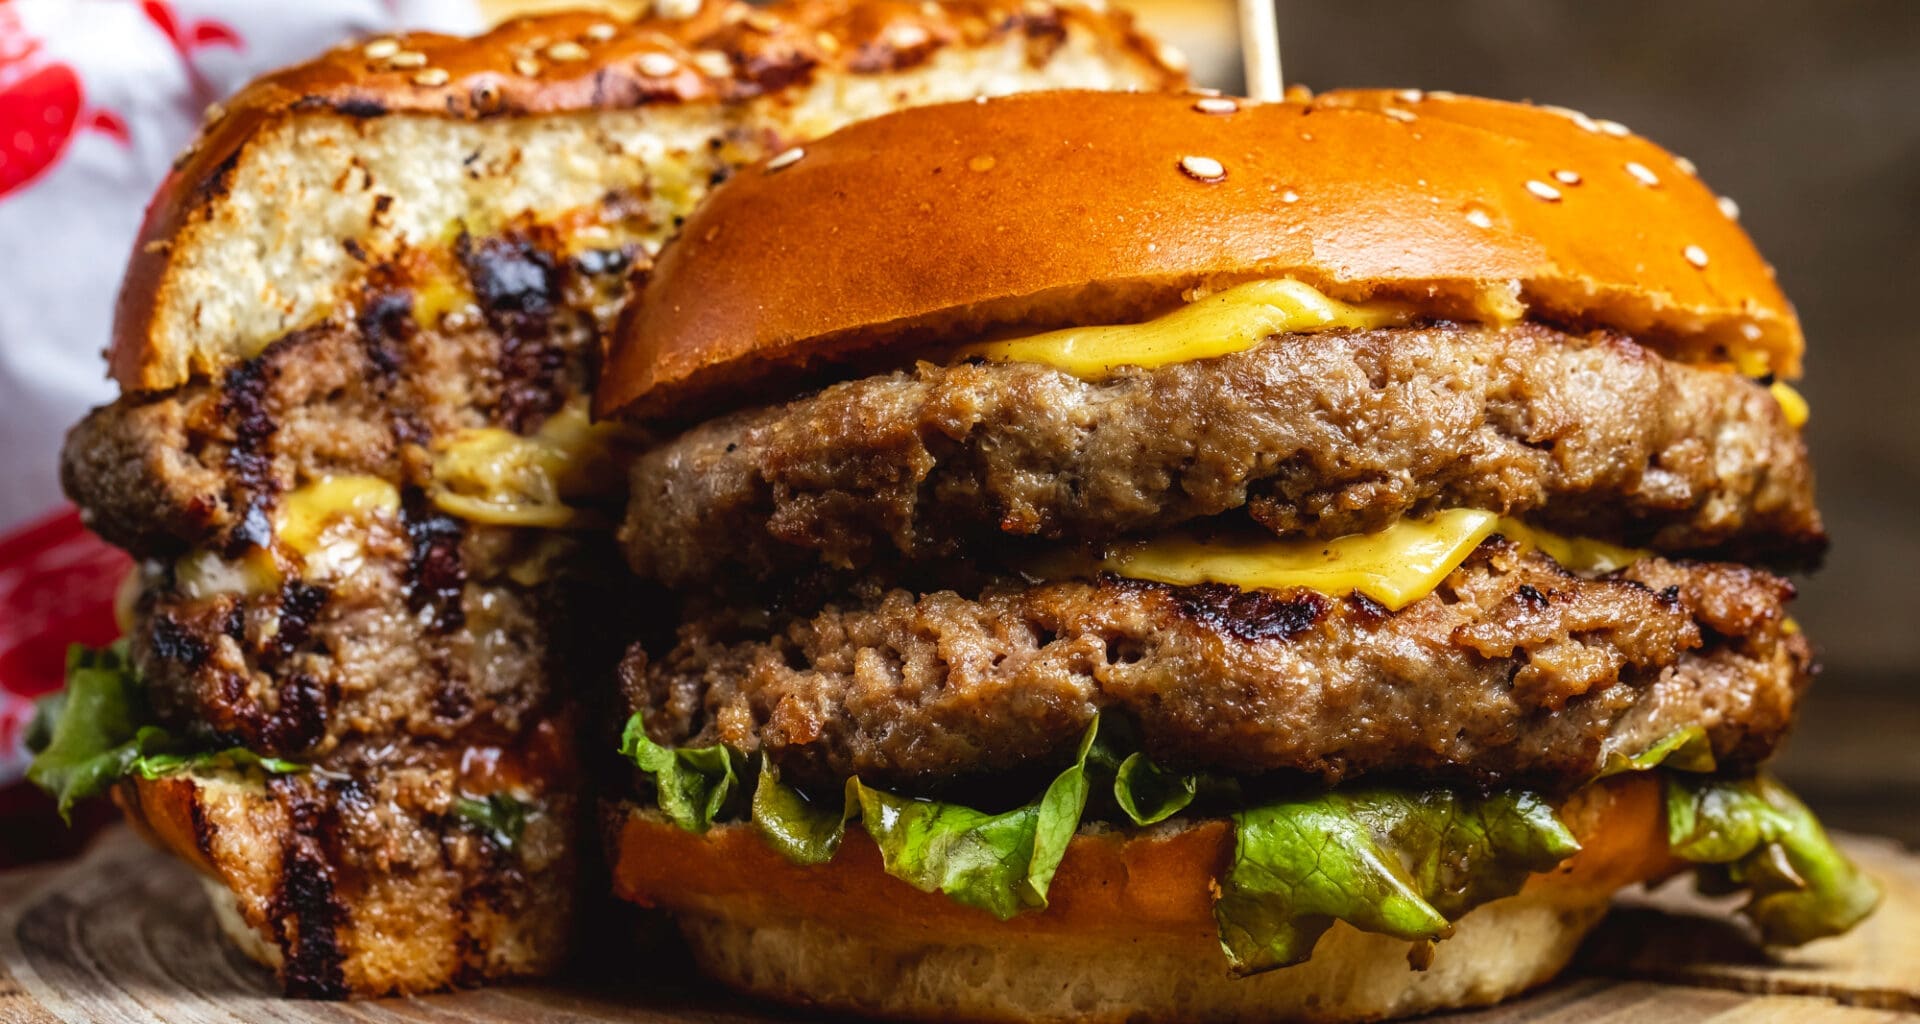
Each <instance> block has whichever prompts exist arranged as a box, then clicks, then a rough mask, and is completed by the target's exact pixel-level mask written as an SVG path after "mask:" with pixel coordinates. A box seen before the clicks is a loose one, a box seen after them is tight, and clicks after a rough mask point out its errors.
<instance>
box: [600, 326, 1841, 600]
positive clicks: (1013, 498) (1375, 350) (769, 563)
mask: <svg viewBox="0 0 1920 1024" xmlns="http://www.w3.org/2000/svg"><path fill="white" fill-rule="evenodd" d="M632 490H633V494H632V500H631V503H630V505H629V508H628V514H627V520H626V525H625V527H624V530H623V532H622V540H623V544H624V546H625V548H626V550H627V554H628V559H629V561H630V562H631V563H632V564H633V567H634V569H635V571H636V572H638V573H640V574H641V575H643V576H647V577H651V578H654V579H657V580H660V581H662V582H664V583H666V584H668V585H670V586H677V587H685V586H690V585H693V584H696V583H703V582H711V581H713V580H716V579H720V578H724V577H726V576H728V575H730V574H733V573H736V572H739V571H745V572H747V573H750V574H753V575H755V576H759V577H762V578H768V577H774V576H777V575H780V574H781V573H783V572H786V571H790V570H792V569H795V568H799V567H803V566H805V565H809V564H818V563H826V564H829V565H847V564H853V565H859V564H863V563H866V562H868V561H870V560H873V559H875V558H876V557H877V556H881V555H891V554H892V553H894V552H898V553H899V554H901V555H904V556H906V557H908V558H928V557H938V556H947V555H953V554H956V553H960V552H964V551H969V550H971V551H978V550H980V545H981V544H983V543H991V542H992V540H993V538H994V537H995V536H996V535H999V536H1006V535H1012V536H1020V537H1042V538H1049V539H1066V540H1092V541H1105V540H1108V539H1111V538H1112V537H1114V536H1117V535H1124V534H1128V533H1135V532H1142V531H1152V530H1158V529H1163V528H1165V527H1168V526H1171V525H1174V524H1176V523H1180V522H1183V521H1187V520H1191V519H1196V518H1200V517H1204V516H1211V515H1215V514H1218V513H1222V512H1226V511H1229V510H1232V509H1237V508H1240V507H1242V506H1248V507H1249V508H1250V511H1251V512H1252V514H1253V516H1254V517H1255V518H1256V519H1258V520H1259V521H1260V522H1262V523H1264V524H1266V525H1267V526H1268V527H1270V528H1271V529H1272V530H1273V531H1274V532H1276V533H1281V534H1302V533H1304V534H1312V535H1317V536H1336V535H1340V534H1346V533H1353V532H1360V531H1366V530H1372V529H1376V528H1379V527H1381V526H1385V525H1387V524H1389V523H1391V522H1393V521H1394V520H1396V519H1398V518H1399V517H1401V516H1406V515H1420V514H1422V513H1425V512H1428V511H1431V510H1434V509H1438V508H1444V507H1469V508H1482V509H1489V510H1493V511H1498V512H1502V513H1511V514H1522V513H1524V514H1527V515H1528V516H1530V517H1531V518H1534V519H1536V520H1538V521H1540V522H1542V523H1543V524H1545V525H1549V526H1554V527H1557V528H1560V529H1563V530H1566V531H1568V532H1571V533H1578V534H1585V535H1591V536H1599V537H1604V538H1608V539H1612V540H1619V541H1623V542H1628V543H1634V544H1645V545H1650V546H1653V547H1657V548H1659V549H1661V550H1663V551H1667V552H1675V553H1701V552H1717V551H1723V550H1724V551H1733V550H1742V551H1744V550H1755V551H1760V552H1764V553H1768V554H1772V555H1778V556H1783V557H1784V558H1785V559H1786V560H1795V559H1797V558H1801V557H1807V556H1811V555H1813V554H1816V553H1817V552H1818V551H1819V550H1820V548H1821V547H1823V546H1824V543H1825V536H1824V533H1823V531H1822V527H1821V523H1820V517H1819V514H1818V512H1817V511H1816V510H1815V508H1814V503H1813V484H1812V474H1811V472H1810V470H1809V468H1808V463H1807V452H1806V446H1805V445H1804V443H1803V442H1802V440H1801V438H1800V436H1799V435H1798V433H1797V432H1796V431H1794V430H1793V428H1792V427H1790V426H1789V425H1788V424H1787V422H1786V420H1785V418H1784V417H1783V415H1782V414H1781V412H1780V409H1779V408H1778V405H1777V403H1775V402H1774V400H1773V398H1772V397H1771V396H1770V395H1769V394H1768V393H1767V391H1766V390H1765V389H1764V388H1762V387H1759V386H1757V385H1756V384H1754V383H1753V382H1752V381H1749V380H1746V379H1744V378H1741V377H1739V376H1737V375H1735V374H1732V373H1725V372H1720V371H1717V370H1712V369H1703V368H1696V367H1690V366H1685V365H1681V364H1678V363H1674V362H1670V361H1667V360H1665V359H1662V358H1660V357H1659V356H1657V355H1655V354H1653V353H1652V352H1650V351H1648V350H1646V349H1644V348H1642V347H1640V346H1639V345H1637V344H1635V343H1634V342H1632V341H1630V340H1628V339H1625V338H1623V337H1620V336H1618V335H1611V334H1590V335H1573V334H1567V333H1563V332H1560V331H1556V330H1553V329H1551V328H1548V327H1544V326H1539V325H1533V324H1522V325H1518V326H1513V327H1504V328H1499V327H1478V326H1458V325H1437V326H1432V327H1421V328H1405V329H1393V330H1379V331H1364V332H1335V333H1325V334H1305V335H1283V336H1279V337H1276V338H1273V339H1271V340H1270V341H1268V342H1267V343H1265V344H1263V345H1260V346H1258V347H1256V348H1253V349H1249V350H1247V351H1244V352H1239V353H1236V354H1233V355H1228V356H1222V357H1219V358H1215V359H1207V360H1201V361H1195V362H1188V363H1181V364H1176V365H1171V366H1166V367H1162V368H1159V369H1155V370H1131V371H1123V372H1121V373H1119V374H1118V375H1116V376H1115V377H1113V378H1112V379H1110V380H1106V381H1100V382H1089V381H1084V380H1080V379H1078V378H1075V377H1072V376H1069V375H1068V374H1065V373H1062V372H1059V371H1056V370H1053V369H1049V368H1047V367H1043V366H1039V365H1035V364H1018V363H1016V364H988V365H978V364H961V365H955V366H940V365H934V364H931V363H922V364H920V365H918V366H916V367H915V368H914V369H912V370H911V371H901V372H896V373H891V374H882V375H879V376H874V377H868V378H865V379H862V380H855V381H851V382H848V383H843V384H838V385H835V386H833V387H829V388H827V389H825V390H824V391H821V392H820V393H818V394H815V395H812V396H809V397H806V398H802V399H799V400H797V401H793V402H790V403H787V404H785V405H782V406H778V407H773V408H768V409H762V410H758V411H754V412H749V413H744V414H739V415H735V416H731V417H727V418H724V419H721V420H717V421H714V422H711V423H708V424H705V425H702V426H700V427H697V428H694V429H693V430H690V431H688V432H687V433H686V434H684V435H682V436H680V437H679V438H677V439H675V440H673V441H671V442H668V443H666V444H664V445H662V446H660V447H658V448H656V449H655V450H653V451H651V452H650V453H648V454H647V455H646V456H644V457H643V458H642V459H640V460H639V461H638V462H637V463H636V464H635V466H634V470H633V488H632Z"/></svg>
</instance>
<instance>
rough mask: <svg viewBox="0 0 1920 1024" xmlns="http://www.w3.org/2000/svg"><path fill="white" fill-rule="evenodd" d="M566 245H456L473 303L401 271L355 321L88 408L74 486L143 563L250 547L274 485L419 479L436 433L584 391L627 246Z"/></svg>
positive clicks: (535, 413) (68, 461) (427, 469)
mask: <svg viewBox="0 0 1920 1024" xmlns="http://www.w3.org/2000/svg"><path fill="white" fill-rule="evenodd" d="M558 244H559V243H558V242H557V240H556V239H555V238H554V237H553V236H552V233H551V232H540V231H535V232H530V233H526V234H507V235H502V236H499V237H495V238H490V239H484V240H481V239H472V240H469V239H464V238H463V239H462V241H461V246H460V247H461V249H462V251H463V253H464V254H465V260H464V264H463V265H464V266H465V268H466V271H467V274H468V279H467V281H468V285H469V286H470V288H471V290H472V293H473V294H474V296H475V297H476V299H477V301H478V303H479V305H478V307H477V309H476V310H475V311H473V312H455V313H451V314H448V315H444V316H428V315H426V314H425V313H423V312H421V311H420V310H419V309H418V307H419V305H420V303H421V299H420V297H419V295H418V294H417V292H418V291H419V290H420V289H422V288H426V287H430V286H432V285H433V284H434V282H432V281H430V280H427V279H425V278H423V279H422V280H420V281H414V280H409V279H405V278H401V277H391V276H390V277H388V278H383V279H381V280H380V281H378V282H375V283H374V284H371V285H369V289H368V291H367V293H366V294H365V295H364V296H362V308H363V309H364V310H365V312H363V313H362V314H361V315H360V317H359V318H358V319H357V321H355V322H354V323H353V324H352V325H351V326H336V325H323V326H320V327H317V328H314V329H311V330H307V331H301V332H296V333H294V334H291V335H288V336H287V337H285V338H283V339H281V340H280V341H278V342H275V343H274V344H273V345H271V346H269V347H268V348H267V349H266V350H265V351H264V352H262V353H261V354H260V355H259V356H256V357H254V358H252V359H249V360H247V361H245V362H242V363H238V364H236V365H234V366H233V367H232V368H231V369H229V370H228V371H227V372H226V373H225V374H223V375H222V376H221V377H220V378H219V379H218V380H217V381H207V380H196V381H195V382H193V383H191V384H188V385H185V386H183V387H181V388H178V389H176V390H174V391H170V392H166V393H164V394H157V395H129V396H125V397H123V398H121V399H120V400H119V401H117V402H115V403H113V404H111V405H105V406H101V407H100V408H98V409H95V410H93V412H92V413H90V414H88V416H87V418H86V419H84V420H82V421H80V423H79V424H78V425H77V426H75V427H74V428H73V430H72V432H71V433H70V434H69V435H68V437H67V443H66V447H65V449H64V451H63V453H62V457H61V476H62V481H63V483H64V485H65V487H66V490H67V494H68V495H69V496H71V497H72V498H73V500H74V502H75V503H76V504H78V505H79V506H80V507H81V509H82V510H83V511H84V512H85V514H86V516H87V525H88V526H89V527H90V528H92V529H93V530H94V531H95V532H96V533H99V534H100V535H101V536H102V537H105V538H106V539H107V540H108V541H110V542H112V543H114V544H116V545H118V546H120V547H124V548H126V549H128V550H129V551H132V552H135V553H136V554H143V555H146V554H166V553H172V552H177V551H180V550H183V549H186V548H190V547H219V548H224V547H227V546H228V545H229V544H230V543H232V542H233V541H234V540H235V539H236V534H239V537H238V539H239V540H243V541H248V542H255V543H257V542H258V541H259V539H260V538H259V537H257V536H253V535H252V534H253V533H257V532H258V531H259V530H260V529H262V528H263V527H262V526H261V523H260V521H259V520H260V517H263V516H265V515H266V514H267V513H270V512H271V511H272V510H273V509H274V507H275V506H276V504H277V502H278V499H279V496H280V495H281V494H283V493H284V492H287V491H290V490H293V489H294V488H296V487H299V486H302V485H304V484H309V483H312V482H314V481H317V480H321V479H324V478H326V477H328V476H342V475H366V476H376V477H379V478H381V479H384V480H387V481H390V482H392V483H395V484H397V485H402V486H406V485H413V486H425V485H426V484H427V483H428V482H429V479H430V477H431V464H430V460H429V455H428V450H429V447H430V445H431V443H432V442H433V440H434V439H436V438H444V437H446V436H448V435H449V434H451V433H452V432H453V431H456V430H460V429H462V428H471V427H487V426H494V427H502V428H506V429H509V430H512V431H515V432H516V433H527V432H530V431H532V430H534V429H535V428H537V427H539V426H540V424H541V422H542V421H544V420H545V419H546V418H547V416H548V415H549V414H551V413H553V412H555V411H556V410H558V409H559V408H560V407H561V406H562V405H563V404H564V403H565V402H566V401H567V399H568V398H569V397H571V396H574V395H578V394H581V393H583V392H584V391H585V389H586V388H587V382H588V380H589V378H590V376H591V374H592V372H593V364H594V362H595V361H596V359H597V355H598V352H597V346H598V337H599V335H598V333H597V332H596V327H595V323H596V320H597V319H598V318H597V317H596V316H591V315H587V314H586V313H585V312H582V311H583V310H587V309H591V308H594V307H595V306H597V305H600V304H603V303H605V302H608V301H611V300H609V299H606V298H604V297H603V296H602V293H603V292H606V293H609V294H610V293H611V292H612V291H613V290H615V289H616V287H617V283H618V280H619V272H620V271H623V270H624V269H625V268H626V267H627V264H628V259H629V258H630V256H631V255H632V254H631V253H627V252H624V251H617V250H610V251H607V252H601V253H590V254H587V255H585V256H582V257H579V258H576V259H572V260H568V259H566V258H564V257H561V256H558V255H556V254H555V253H554V252H553V251H552V249H553V247H554V246H556V245H558ZM503 282H508V283H503ZM441 287H444V284H442V285H441ZM475 313H477V314H479V315H475ZM250 516H251V517H254V521H253V522H249V517H250Z"/></svg>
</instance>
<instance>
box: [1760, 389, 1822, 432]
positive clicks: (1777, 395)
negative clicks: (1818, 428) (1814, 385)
mask: <svg viewBox="0 0 1920 1024" xmlns="http://www.w3.org/2000/svg"><path fill="white" fill-rule="evenodd" d="M1767 390H1768V391H1770V392H1772V394H1773V400H1774V401H1776V402H1779V403H1780V411H1781V412H1782V413H1784V414H1785V415H1786V417H1787V425H1788V426H1790V427H1792V428H1793V429H1795V430H1799V429H1800V428H1801V427H1804V426H1806V425H1807V418H1808V417H1809V416H1811V415H1812V414H1813V410H1812V407H1810V406H1808V405H1807V400H1806V397H1805V396H1803V395H1801V394H1800V392H1798V391H1795V390H1794V388H1793V385H1791V384H1787V383H1785V382H1783V381H1774V382H1773V383H1772V384H1771V385H1770V386H1768V388H1767Z"/></svg>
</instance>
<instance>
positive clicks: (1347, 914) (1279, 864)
mask: <svg viewBox="0 0 1920 1024" xmlns="http://www.w3.org/2000/svg"><path fill="white" fill-rule="evenodd" d="M1233 821H1234V826H1235V841H1234V853H1233V860H1232V862H1231V863H1230V864H1229V866H1228V868H1227V873H1226V875H1225V877H1223V878H1222V879H1221V880H1220V898H1219V900H1218V902H1217V903H1216V904H1215V905H1214V918H1215V920H1216V922H1217V923H1218V925H1219V929H1220V944H1221V946H1222V947H1223V948H1224V949H1225V950H1226V953H1227V959H1228V963H1229V966H1230V967H1231V968H1232V970H1233V971H1234V973H1236V974H1241V975H1246V974H1254V973H1258V972H1260V971H1265V970H1271V969H1273V968H1276V967H1284V966H1286V965H1288V964H1294V963H1299V962H1301V961H1303V960H1305V959H1307V957H1308V956H1309V955H1310V954H1311V953H1312V952H1313V946H1314V943H1315V942H1317V941H1318V940H1319V938H1320V936H1321V935H1322V934H1323V933H1325V932H1326V930H1327V929H1328V928H1330V927H1332V925H1333V922H1334V921H1335V920H1336V919H1338V920H1343V921H1346V922H1348V923H1350V924H1352V925H1353V926H1355V927H1357V928H1360V929H1362V930H1364V931H1371V932H1380V933H1383V934H1387V935H1392V936H1394V937H1396V938H1401V939H1406V940H1408V941H1410V942H1418V941H1432V940H1436V939H1442V938H1445V937H1447V936H1448V935H1449V934H1451V933H1452V930H1453V926H1452V924H1451V921H1452V920H1453V919H1455V918H1458V917H1459V916H1460V915H1462V914H1464V913H1466V912H1467V911H1468V910H1471V909H1473V908H1474V907H1476V906H1478V905H1480V904H1481V903H1485V902H1487V901H1489V900H1494V899H1498V898H1500V897H1503V896H1510V895H1512V894H1513V893H1515V892H1518V891H1519V890H1520V887H1521V885H1523V884H1524V883H1525V882H1526V880H1527V876H1528V875H1530V874H1532V873H1533V872H1536V871H1545V870H1547V869H1549V868H1551V867H1553V866H1554V865H1556V864H1558V863H1560V861H1562V860H1564V859H1566V858H1567V857H1568V856H1570V855H1572V854H1573V853H1574V852H1575V851H1577V850H1578V849H1579V844H1578V843H1577V842H1576V841H1575V840H1574V837H1573V834H1572V833H1571V832H1569V831H1568V830H1567V827H1566V825H1565V824H1563V823H1562V822H1561V821H1560V819H1559V816H1558V815H1557V814H1556V813H1555V812H1554V809H1553V807H1552V805H1550V804H1548V803H1547V802H1546V801H1545V800H1544V799H1542V798H1541V797H1539V796H1537V795H1535V794H1533V793H1528V792H1524V791H1512V792H1506V793H1500V794H1496V795H1494V796H1490V797H1478V796H1470V795H1463V794H1460V793H1456V792H1454V791H1451V790H1446V789H1429V790H1400V789H1380V788H1368V789H1354V790H1334V791H1332V792H1329V793H1326V794H1323V795H1321V796H1317V797H1313V798H1310V799H1303V800H1286V801H1281V802H1278V803H1272V804H1267V805H1265V806H1262V807H1255V808H1251V809H1249V810H1246V811H1242V812H1241V813H1239V814H1236V815H1234V816H1233Z"/></svg>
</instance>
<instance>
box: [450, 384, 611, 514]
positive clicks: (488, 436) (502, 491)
mask: <svg viewBox="0 0 1920 1024" xmlns="http://www.w3.org/2000/svg"><path fill="white" fill-rule="evenodd" d="M618 435H619V428H618V427H615V426H613V425H610V424H595V423H593V422H591V421H590V420H589V419H588V416H587V407H586V403H585V401H584V400H577V401H574V402H571V403H569V404H568V405H567V406H566V407H565V408H563V409H562V410H561V411H559V412H557V413H555V414H553V415H552V416H551V417H548V419H547V421H546V423H544V424H542V425H541V427H540V429H539V430H538V431H536V432H535V433H533V434H531V435H521V434H515V433H513V432H512V431H510V430H501V429H499V428H498V427H477V428H473V429H469V430H460V431H456V432H454V433H453V434H452V435H451V436H449V437H447V438H445V439H443V440H441V441H439V442H436V444H435V445H434V453H433V487H432V489H431V491H430V492H429V496H430V497H431V498H432V499H433V503H434V505H435V506H437V507H438V508H439V509H440V510H441V511H442V512H445V513H447V514H448V515H453V516H459V517H460V518H462V519H466V520H468V521H470V522H476V523H486V524H489V525H494V526H531V527H544V528H548V529H558V528H564V527H572V526H579V525H583V521H582V513H581V512H580V510H579V509H576V508H574V507H573V505H572V504H570V503H569V499H575V498H579V497H582V496H592V495H594V494H596V493H597V492H599V491H600V490H602V489H604V488H606V487H608V486H617V485H618V484H619V482H620V481H621V480H622V479H623V477H624V474H622V473H621V471H620V469H619V468H618V466H617V465H614V464H613V463H612V460H613V458H614V452H615V449H616V441H617V439H618Z"/></svg>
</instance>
